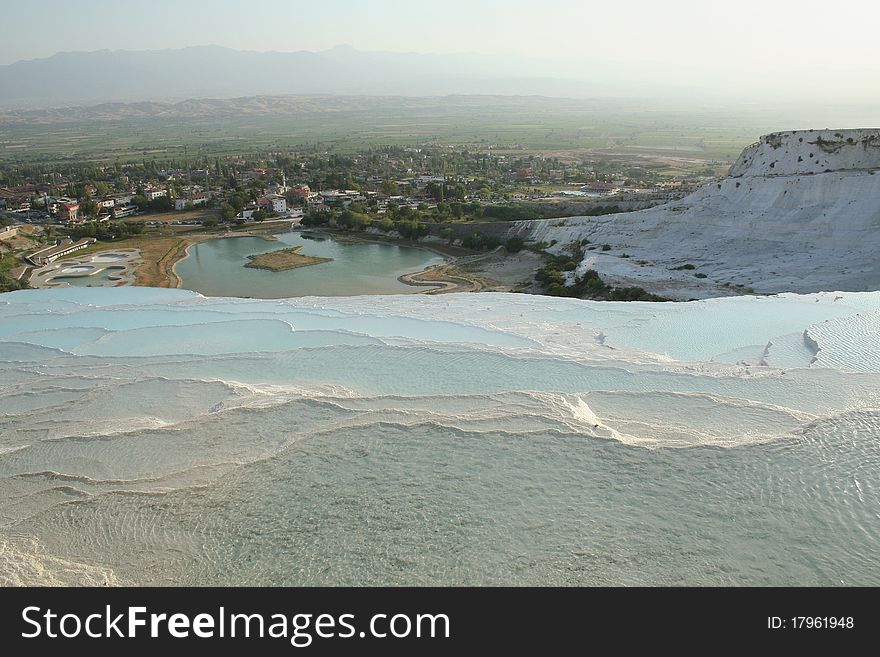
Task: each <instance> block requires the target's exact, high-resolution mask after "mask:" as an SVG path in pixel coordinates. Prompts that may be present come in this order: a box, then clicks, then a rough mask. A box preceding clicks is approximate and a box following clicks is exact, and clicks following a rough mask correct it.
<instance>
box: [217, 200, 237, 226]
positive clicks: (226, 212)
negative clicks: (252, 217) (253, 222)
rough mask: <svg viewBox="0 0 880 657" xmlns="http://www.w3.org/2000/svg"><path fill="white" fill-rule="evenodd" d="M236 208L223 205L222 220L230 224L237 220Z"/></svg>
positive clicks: (221, 210)
mask: <svg viewBox="0 0 880 657" xmlns="http://www.w3.org/2000/svg"><path fill="white" fill-rule="evenodd" d="M235 215H236V212H235V208H233V207H232V206H231V205H229V203H223V204H221V205H220V218H221V219H223V221H225V222H227V223H229V222H230V221H232V220H233V219H235Z"/></svg>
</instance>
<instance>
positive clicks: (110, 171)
mask: <svg viewBox="0 0 880 657" xmlns="http://www.w3.org/2000/svg"><path fill="white" fill-rule="evenodd" d="M499 151H501V152H499ZM715 164H717V163H715ZM665 169H668V167H664V165H663V164H662V163H655V162H650V161H648V162H645V163H639V162H636V163H634V162H632V161H627V160H609V159H601V158H597V159H593V158H581V159H574V158H566V159H562V158H559V157H546V156H543V155H541V154H539V153H526V154H524V153H521V152H516V151H510V150H504V149H495V151H493V149H492V148H487V149H486V150H485V151H484V152H476V151H469V150H466V149H454V148H449V147H445V148H443V147H436V146H434V147H432V146H424V147H400V146H386V147H380V148H373V149H370V150H367V151H365V152H362V153H355V154H336V153H333V152H332V150H330V149H324V150H321V149H320V148H318V149H313V150H304V151H302V152H290V153H276V152H267V153H259V154H255V155H250V156H234V157H227V158H213V159H208V158H199V159H197V160H196V161H182V162H181V161H175V160H168V161H161V160H146V159H144V160H143V161H141V162H139V163H118V162H116V163H113V164H112V165H108V164H106V163H91V162H81V163H67V164H58V163H53V164H21V165H7V166H5V167H4V168H2V169H0V183H2V185H0V213H2V214H0V220H2V221H3V224H4V225H5V226H7V228H6V231H5V232H4V233H3V234H2V236H0V247H2V249H3V261H2V262H3V267H2V269H0V276H3V277H4V283H3V285H5V286H6V288H5V289H17V288H19V287H22V286H27V285H28V280H29V275H30V273H31V271H32V269H33V268H34V267H38V266H40V265H45V264H48V263H49V262H52V261H53V260H55V259H57V258H61V257H65V256H67V255H70V254H71V253H74V252H75V251H76V250H79V249H80V248H84V247H85V246H87V245H88V243H87V242H84V241H83V240H92V241H94V240H96V239H97V240H100V241H112V240H114V239H119V238H122V237H126V236H130V235H132V234H146V235H149V234H150V232H151V231H156V230H158V229H160V228H161V229H163V230H167V229H169V228H171V227H186V228H187V229H188V230H197V229H201V230H208V231H216V230H228V229H231V228H236V227H238V228H240V227H243V226H247V225H254V224H258V225H259V224H263V223H264V222H265V223H266V225H267V226H268V225H270V224H271V225H275V224H272V222H281V221H283V222H288V223H289V224H292V225H302V226H304V227H318V226H320V227H323V228H328V229H333V230H339V231H353V232H363V231H368V232H372V233H379V234H383V235H384V236H386V237H389V238H391V239H404V240H409V241H412V240H419V239H420V238H423V237H425V236H427V235H434V236H435V237H438V238H441V239H444V240H446V241H447V242H448V243H449V244H451V245H453V246H457V247H460V248H463V249H471V250H486V249H490V248H496V247H498V246H500V244H499V243H498V242H497V240H494V239H492V238H491V236H490V235H487V234H484V232H481V231H480V229H479V228H474V226H479V225H480V224H482V223H484V222H491V221H515V220H526V219H538V218H548V217H557V216H571V215H591V214H607V213H611V212H620V211H628V210H636V209H641V208H645V207H650V206H652V205H657V204H659V203H663V202H667V201H669V200H673V199H676V198H680V197H681V196H684V195H685V194H687V193H688V192H690V191H692V189H694V188H695V187H696V186H697V185H699V184H700V183H702V182H705V180H707V179H710V178H711V177H712V175H714V173H715V170H714V169H713V168H712V167H711V166H709V167H706V166H702V168H701V169H694V170H691V171H687V172H685V173H682V172H680V171H673V172H672V173H671V174H670V172H669V171H667V170H665ZM25 226H27V228H24V227H25ZM16 234H17V235H20V236H27V237H28V238H30V241H23V242H20V243H18V244H16V243H15V242H14V241H10V240H11V238H12V237H14V236H15V235H16ZM37 244H40V245H41V246H42V247H43V248H41V249H38V250H36V251H34V249H33V248H30V251H31V252H30V253H29V252H28V248H29V247H33V246H35V245H37ZM22 247H25V248H22Z"/></svg>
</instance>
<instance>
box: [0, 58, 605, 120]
mask: <svg viewBox="0 0 880 657" xmlns="http://www.w3.org/2000/svg"><path fill="white" fill-rule="evenodd" d="M553 69H554V66H553V65H552V64H548V63H541V62H540V61H532V60H524V59H521V58H520V59H516V58H511V57H497V56H484V55H465V54H462V55H455V54H451V55H431V54H415V53H393V52H364V51H359V50H355V49H354V48H351V47H348V46H337V47H335V48H331V49H330V50H325V51H321V52H309V51H298V52H252V51H240V50H233V49H230V48H223V47H220V46H197V47H190V48H181V49H176V50H146V51H124V50H123V51H110V50H98V51H94V52H62V53H57V54H55V55H52V56H51V57H47V58H44V59H33V60H28V61H20V62H16V63H14V64H8V65H4V66H0V90H2V93H0V106H3V107H7V108H9V107H16V108H34V107H41V108H45V107H61V106H71V105H82V104H95V103H104V102H120V101H121V102H133V101H144V100H150V101H155V100H160V101H175V100H183V99H191V98H207V97H211V98H224V97H226V98H228V97H241V96H254V95H280V94H313V95H314V94H362V95H378V96H384V95H406V96H432V95H448V94H504V95H506V94H519V95H523V94H525V95H535V94H537V95H547V96H567V97H573V96H574V97H583V96H588V95H592V94H594V93H595V92H596V91H598V90H599V87H598V86H597V84H587V83H586V82H583V81H580V80H575V79H572V78H571V77H570V76H569V77H568V78H566V76H565V74H564V73H561V72H560V71H558V70H553Z"/></svg>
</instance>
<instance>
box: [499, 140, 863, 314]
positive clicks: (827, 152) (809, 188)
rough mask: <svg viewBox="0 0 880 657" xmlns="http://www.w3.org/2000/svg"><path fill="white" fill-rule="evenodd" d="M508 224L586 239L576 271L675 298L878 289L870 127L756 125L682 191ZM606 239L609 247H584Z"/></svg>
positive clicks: (532, 235) (527, 231)
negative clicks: (603, 209)
mask: <svg viewBox="0 0 880 657" xmlns="http://www.w3.org/2000/svg"><path fill="white" fill-rule="evenodd" d="M513 233H516V234H518V235H520V236H523V237H526V238H528V239H532V240H535V241H543V242H546V243H551V242H552V241H553V240H556V245H555V246H554V247H553V250H556V251H559V252H562V251H563V250H564V249H566V248H569V246H570V245H571V244H572V243H573V242H582V241H583V240H588V241H589V244H587V245H586V246H585V248H586V249H587V250H586V251H585V255H584V258H583V260H582V262H581V263H580V265H579V267H578V270H577V271H578V272H582V271H585V270H587V269H596V270H598V271H599V273H600V274H601V275H602V276H603V278H606V279H607V280H608V281H609V282H611V283H613V284H617V285H638V286H641V287H644V288H645V289H647V290H649V291H652V292H655V293H658V294H663V295H665V296H668V297H670V298H674V299H689V298H702V297H708V296H718V295H724V294H734V293H743V292H744V291H749V290H754V291H755V292H758V293H776V292H817V291H828V290H844V291H867V290H877V289H880V255H878V254H880V130H878V129H858V130H797V131H792V132H781V133H774V134H770V135H766V136H764V137H762V138H761V139H760V141H758V142H757V143H756V144H753V145H751V146H749V147H748V148H746V149H745V150H744V151H743V153H742V155H741V156H740V157H739V159H738V160H737V162H736V163H735V164H734V165H733V166H732V167H731V170H730V175H729V176H727V177H725V178H723V179H721V180H716V181H714V182H712V183H709V184H707V185H704V186H703V187H701V188H700V189H698V190H697V191H695V192H694V193H693V194H691V195H689V196H687V197H685V198H683V199H681V200H678V201H674V202H672V203H668V204H666V205H661V206H657V207H654V208H649V209H647V210H641V211H639V212H629V213H622V214H615V215H605V216H602V217H569V218H567V219H549V220H542V221H536V222H522V223H520V224H518V225H517V226H516V227H514V228H513V229H512V231H511V234H513ZM604 244H608V245H609V246H610V250H607V251H603V250H602V249H600V248H594V247H595V246H596V245H604ZM591 248H594V250H590V249H591ZM621 256H628V257H621ZM684 264H689V265H693V268H689V269H681V267H682V265H684ZM697 274H700V275H701V276H699V277H698V276H697Z"/></svg>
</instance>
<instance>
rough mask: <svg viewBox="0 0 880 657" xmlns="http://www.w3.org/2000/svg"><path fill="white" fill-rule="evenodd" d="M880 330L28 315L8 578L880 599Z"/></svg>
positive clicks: (752, 314)
mask: <svg viewBox="0 0 880 657" xmlns="http://www.w3.org/2000/svg"><path fill="white" fill-rule="evenodd" d="M878 311H880V293H870V294H816V295H805V296H796V295H783V296H781V297H772V298H734V299H723V300H711V301H706V302H694V303H687V304H650V303H593V302H584V301H577V300H569V299H552V298H545V297H534V296H526V295H504V294H480V295H446V296H439V297H425V296H385V297H357V298H337V299H317V298H309V299H291V300H246V299H224V298H204V297H201V296H199V295H197V294H194V293H191V292H188V291H183V290H157V289H147V288H131V287H129V288H108V289H97V288H95V289H66V290H60V289H59V290H35V291H23V292H14V293H9V294H4V295H0V580H2V582H3V583H7V584H10V583H14V584H66V583H93V584H102V583H112V584H158V585H162V584H257V585H271V584H292V585H297V584H355V585H357V584H563V585H564V584H579V585H595V584H614V585H620V584H627V585H635V584H674V585H679V584H695V585H728V584H757V585H764V584H782V585H788V584H818V585H840V584H874V585H876V584H880V565H878V563H880V562H878V558H880V356H878V353H877V349H876V340H875V339H874V336H875V335H876V331H877V329H878V328H880V327H878V323H880V322H878V316H880V314H878Z"/></svg>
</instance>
